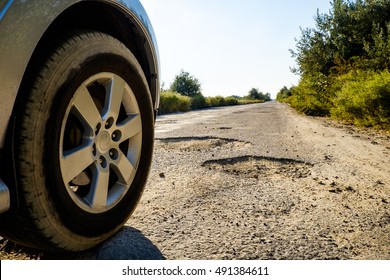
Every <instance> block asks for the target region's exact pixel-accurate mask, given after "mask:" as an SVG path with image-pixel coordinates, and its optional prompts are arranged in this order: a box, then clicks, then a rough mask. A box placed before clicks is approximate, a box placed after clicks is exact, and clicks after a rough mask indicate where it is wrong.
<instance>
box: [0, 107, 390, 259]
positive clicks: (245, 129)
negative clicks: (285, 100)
mask: <svg viewBox="0 0 390 280" xmlns="http://www.w3.org/2000/svg"><path fill="white" fill-rule="evenodd" d="M155 143H156V144H155V156H154V161H153V167H152V171H151V174H150V177H149V181H148V184H147V187H146V190H145V193H144V195H143V197H142V200H141V202H140V204H139V206H138V208H137V210H136V211H135V213H134V214H133V216H132V217H131V218H130V220H129V221H128V223H127V224H126V226H125V227H124V229H123V230H122V231H121V232H120V233H118V234H117V235H116V236H114V237H113V238H111V239H110V240H108V241H107V242H106V243H104V244H103V245H102V246H100V247H98V248H95V249H93V250H91V251H89V252H85V253H79V254H70V255H53V254H47V253H42V252H36V251H35V252H32V251H26V250H24V249H21V248H19V247H17V246H16V247H15V246H14V245H12V244H6V242H4V241H3V247H2V251H1V252H2V255H1V256H2V258H7V257H8V258H40V259H389V258H390V156H389V155H390V136H389V135H387V134H384V133H378V132H376V131H373V130H361V129H356V128H353V127H350V126H345V125H341V124H339V123H337V122H334V121H331V120H326V119H319V118H312V117H307V116H302V115H299V114H297V113H296V112H295V111H294V110H292V109H291V108H289V107H288V106H287V105H285V104H279V103H276V102H269V103H265V104H254V105H245V106H235V107H224V108H214V109H209V110H201V111H195V112H189V113H183V114H172V115H165V116H160V117H159V118H158V120H157V125H156V142H155Z"/></svg>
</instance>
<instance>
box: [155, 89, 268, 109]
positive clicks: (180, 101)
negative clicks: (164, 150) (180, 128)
mask: <svg viewBox="0 0 390 280" xmlns="http://www.w3.org/2000/svg"><path fill="white" fill-rule="evenodd" d="M263 102H264V101H263V100H251V99H246V98H237V97H233V96H229V97H223V96H215V97H203V95H198V96H195V97H192V98H191V97H187V96H183V95H181V94H179V93H177V92H172V91H163V92H161V95H160V108H159V114H160V115H163V114H168V113H177V112H188V111H190V110H197V109H204V108H211V107H221V106H236V105H245V104H254V103H263Z"/></svg>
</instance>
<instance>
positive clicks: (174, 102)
mask: <svg viewBox="0 0 390 280" xmlns="http://www.w3.org/2000/svg"><path fill="white" fill-rule="evenodd" d="M190 109H191V98H190V97H187V96H183V95H180V94H178V93H177V92H172V91H165V92H162V93H161V96H160V109H159V113H160V114H167V113H174V112H187V111H189V110H190Z"/></svg>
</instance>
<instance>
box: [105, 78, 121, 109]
mask: <svg viewBox="0 0 390 280" xmlns="http://www.w3.org/2000/svg"><path fill="white" fill-rule="evenodd" d="M107 87H108V88H107V92H108V94H107V100H106V106H107V107H106V114H111V115H113V116H118V115H119V111H120V108H121V104H122V99H123V93H124V90H125V81H124V80H123V79H121V78H120V77H119V76H116V75H115V76H114V77H113V78H112V80H111V82H110V83H109V84H108V85H107Z"/></svg>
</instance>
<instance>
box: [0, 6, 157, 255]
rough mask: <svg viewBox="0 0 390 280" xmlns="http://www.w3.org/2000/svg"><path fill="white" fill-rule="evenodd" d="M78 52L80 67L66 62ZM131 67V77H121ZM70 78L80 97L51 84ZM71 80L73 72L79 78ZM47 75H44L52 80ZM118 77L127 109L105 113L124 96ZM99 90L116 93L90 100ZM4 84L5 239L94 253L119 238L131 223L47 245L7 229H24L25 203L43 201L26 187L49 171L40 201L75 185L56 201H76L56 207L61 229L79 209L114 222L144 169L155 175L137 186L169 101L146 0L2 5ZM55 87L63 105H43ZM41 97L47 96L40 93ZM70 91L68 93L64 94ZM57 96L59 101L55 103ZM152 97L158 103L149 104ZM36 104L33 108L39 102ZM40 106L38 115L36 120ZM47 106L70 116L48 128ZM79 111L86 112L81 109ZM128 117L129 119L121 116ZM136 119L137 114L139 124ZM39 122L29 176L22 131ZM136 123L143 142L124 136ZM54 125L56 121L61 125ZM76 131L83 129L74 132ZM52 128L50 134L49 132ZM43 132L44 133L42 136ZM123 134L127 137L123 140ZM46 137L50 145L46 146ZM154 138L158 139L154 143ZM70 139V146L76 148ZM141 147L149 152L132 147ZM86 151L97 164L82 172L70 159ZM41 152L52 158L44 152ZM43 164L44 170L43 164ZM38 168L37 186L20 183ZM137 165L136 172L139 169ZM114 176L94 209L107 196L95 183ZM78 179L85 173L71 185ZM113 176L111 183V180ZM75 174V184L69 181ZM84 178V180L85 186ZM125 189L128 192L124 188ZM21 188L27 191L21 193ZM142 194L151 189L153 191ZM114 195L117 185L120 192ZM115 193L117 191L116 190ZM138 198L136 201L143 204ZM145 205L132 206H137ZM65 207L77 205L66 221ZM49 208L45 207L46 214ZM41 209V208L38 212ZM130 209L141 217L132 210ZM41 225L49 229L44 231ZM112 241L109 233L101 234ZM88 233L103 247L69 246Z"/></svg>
mask: <svg viewBox="0 0 390 280" xmlns="http://www.w3.org/2000/svg"><path fill="white" fill-rule="evenodd" d="M104 42H107V44H104ZM73 43H74V46H73ZM95 45H96V47H95V48H94V47H93V46H95ZM106 45H107V46H108V47H107V50H104V49H105V48H106V47H105V46H106ZM88 46H91V50H94V51H89V50H88ZM73 49H74V51H75V52H76V53H77V52H78V53H79V56H83V57H84V58H81V60H80V61H79V62H78V63H79V65H78V66H77V67H78V68H77V67H76V66H75V65H74V64H75V63H76V62H73V61H75V60H77V57H78V56H74V59H73V61H67V60H66V59H67V57H69V56H71V55H72V54H73ZM118 57H121V60H123V61H124V64H126V63H127V64H128V66H126V67H127V68H126V67H125V66H123V65H122V64H123V63H122V62H120V61H119V58H118ZM117 58H118V61H117ZM90 60H91V61H92V60H95V61H94V62H93V63H92V62H91V63H92V64H93V65H92V64H91V65H89V64H88V63H90V62H89V61H90ZM53 61H54V62H53ZM126 61H127V62H126ZM121 63H122V64H121ZM87 64H88V65H89V66H88V65H87ZM57 65H62V66H61V67H63V69H62V70H61V71H62V72H61V73H60V72H58V71H57V70H56V67H57ZM113 65H114V66H113ZM83 67H84V68H85V69H84V68H83ZM45 68H52V70H50V71H47V70H45ZM122 68H124V70H123V69H122ZM74 69H81V70H80V71H81V72H80V73H82V72H83V71H84V70H85V71H87V72H88V71H89V72H90V74H89V76H85V77H84V76H83V81H81V80H80V81H79V82H77V83H76V80H77V79H79V78H80V79H81V77H80V75H82V74H80V75H79V74H77V73H74V72H75V70H74ZM94 69H95V70H94ZM126 71H128V72H129V74H121V73H122V72H126ZM133 74H134V75H135V76H134V77H133V76H132V75H133ZM45 75H46V76H45ZM64 75H65V76H66V75H68V76H69V78H68V80H67V81H65V80H66V77H64V82H63V83H64V86H65V85H69V86H70V85H72V83H73V82H74V83H75V84H74V90H73V93H72V92H69V93H66V94H67V95H69V97H67V98H65V97H62V90H63V87H64V86H62V87H61V88H57V89H55V87H54V86H53V85H51V84H52V83H54V82H56V83H60V82H61V81H62V80H61V79H62V78H63V77H62V76H64ZM70 75H73V76H72V78H71V77H70ZM42 76H44V77H43V78H42ZM137 77H138V78H137ZM132 79H135V80H137V79H138V81H137V83H138V84H142V86H140V87H142V90H141V91H142V93H137V87H138V86H139V85H138V84H136V85H134V86H133V84H132ZM117 81H119V82H118V83H122V84H123V85H122V87H123V88H122V89H121V90H122V91H124V93H122V92H121V93H120V94H123V97H122V95H120V97H118V98H121V100H120V101H118V102H119V103H118V106H119V107H118V108H117V112H115V110H114V109H112V108H111V109H107V110H106V111H105V112H104V113H103V112H102V111H101V110H104V108H106V107H107V106H109V105H107V104H109V103H110V102H111V101H112V100H114V99H115V98H114V95H115V94H116V93H115V92H114V90H115V88H114V86H115V85H116V84H117ZM37 84H38V87H39V86H40V85H42V87H43V86H44V87H45V88H44V89H37ZM97 84H99V85H100V86H101V87H102V88H103V87H105V88H106V90H107V92H105V93H104V94H105V97H102V98H101V99H100V101H99V100H98V99H99V98H98V97H97V94H95V93H90V94H89V95H85V94H84V93H83V90H84V91H85V88H87V89H88V90H89V91H93V90H92V87H94V86H96V85H97ZM0 85H1V87H0V167H1V168H0V213H2V214H1V215H0V223H1V224H0V227H1V233H0V235H4V236H6V237H8V238H10V239H13V240H15V241H16V242H20V243H22V244H24V245H27V246H32V247H38V248H43V249H64V250H71V251H75V250H83V249H86V248H88V247H92V246H94V245H96V244H97V243H99V242H101V241H102V240H104V239H105V238H107V237H108V236H110V235H111V234H113V233H114V232H115V231H116V230H117V229H118V225H119V224H121V223H123V222H117V223H116V224H115V225H114V224H112V225H111V226H109V227H107V228H106V229H104V230H102V231H101V233H98V234H95V233H92V232H91V231H92V229H86V230H81V231H79V232H78V233H77V234H76V236H74V237H71V236H68V237H66V238H65V239H67V240H66V241H59V240H56V241H50V242H44V241H42V244H38V245H35V244H34V242H33V241H32V240H27V241H25V240H24V238H23V237H21V236H23V233H22V232H21V233H19V234H16V233H15V232H14V230H11V231H10V232H8V229H7V227H11V226H12V227H18V225H15V222H11V221H12V220H13V217H14V216H15V215H20V213H21V212H20V211H21V210H20V209H23V208H25V207H26V205H24V203H31V201H34V198H31V196H30V197H29V198H23V197H21V196H23V193H24V192H25V191H26V190H27V191H30V189H29V187H28V186H27V185H25V186H24V184H31V182H34V181H35V179H34V178H35V177H36V176H38V177H39V176H40V175H39V174H42V180H40V182H41V183H38V182H37V186H38V185H39V186H40V185H46V186H42V187H43V189H40V190H36V193H35V194H34V196H36V199H37V200H45V199H47V197H51V196H52V190H49V191H48V194H47V195H45V196H40V195H41V193H42V192H46V191H45V189H50V188H52V187H51V186H50V185H51V184H53V185H56V183H57V182H58V183H59V184H60V185H62V188H64V187H65V188H66V192H64V193H62V191H61V190H60V188H59V189H58V193H56V194H55V195H54V196H55V197H57V198H55V200H58V201H57V202H58V203H59V204H61V201H62V200H63V198H60V197H61V196H64V195H65V196H69V197H67V198H66V201H65V200H64V201H63V204H64V205H62V206H61V207H59V208H57V209H56V210H55V212H57V213H56V214H53V216H52V217H51V218H50V219H53V217H55V216H59V218H58V220H57V222H58V227H60V226H62V225H61V223H62V222H63V221H64V220H65V222H64V223H65V224H67V223H68V222H66V220H67V218H66V216H68V217H69V215H71V214H70V213H71V212H72V211H73V210H72V208H73V207H74V208H75V209H76V212H78V214H77V215H80V217H83V219H82V221H83V223H85V221H88V216H90V217H91V218H93V219H95V218H96V221H98V220H99V218H98V216H99V215H100V216H103V215H105V214H107V218H108V217H109V215H113V213H114V212H115V210H116V207H118V205H119V204H121V203H122V202H123V203H125V201H124V200H125V198H124V197H126V195H127V193H128V189H129V188H130V189H131V188H132V187H131V185H132V184H133V180H135V179H134V178H137V176H141V175H138V173H145V174H144V175H143V178H144V179H142V180H141V179H140V180H139V181H140V182H138V183H137V184H138V185H144V183H145V182H144V180H145V178H146V176H147V173H148V170H149V165H150V164H149V161H150V160H149V159H148V160H146V161H145V162H143V157H144V155H145V154H148V155H147V156H146V157H148V158H150V153H151V152H150V151H148V152H145V151H144V150H143V149H144V148H143V147H144V146H148V150H151V147H152V145H153V140H152V138H153V129H154V127H153V125H154V119H155V116H156V112H157V109H158V102H159V58H158V49H157V43H156V38H155V35H154V32H153V29H152V25H151V23H150V21H149V19H148V16H147V14H146V12H145V10H144V8H143V6H142V5H141V3H140V2H139V1H138V0H127V1H108V0H101V1H100V0H99V1H75V0H63V1H55V0H53V1H47V0H36V1H22V0H20V1H18V0H15V1H12V0H1V1H0ZM108 85H111V86H112V88H111V89H108ZM31 88H34V89H31ZM46 91H47V92H50V91H52V93H50V94H49V93H48V94H49V95H48V96H49V97H48V98H49V99H50V98H53V101H51V103H47V105H42V106H41V107H40V105H39V104H40V102H41V101H40V100H43V101H42V103H44V102H46V101H45V100H46V97H44V96H46ZM39 94H42V95H41V96H39ZM66 94H65V93H64V95H66ZM50 95H52V96H53V97H50ZM84 96H87V97H88V98H89V99H90V100H92V99H93V101H94V103H92V102H91V103H90V104H95V105H92V107H93V109H92V111H93V112H94V114H95V120H93V121H92V120H90V119H86V118H85V117H84V114H85V115H86V114H88V113H89V112H90V111H91V110H90V108H89V107H88V106H89V105H85V104H87V103H85V102H84V101H83V102H84V103H82V102H81V101H79V103H77V102H78V101H77V100H81V99H82V98H84ZM90 97H91V98H90ZM88 98H87V99H88ZM104 98H105V99H104ZM87 99H84V100H87ZM89 99H88V100H89ZM144 99H147V100H148V101H147V102H146V101H143V100H144ZM31 100H32V103H31V102H30V101H31ZM67 102H68V103H67ZM57 103H64V105H63V106H62V107H64V108H62V107H61V105H58V106H59V107H58V108H57V107H56V106H57V105H55V104H57ZM82 104H84V105H82ZM149 104H150V106H149ZM45 106H47V107H45ZM95 106H96V107H97V109H98V110H100V112H101V115H100V116H99V117H97V113H96V112H95V111H97V110H96V107H95ZM144 107H150V108H144ZM31 108H33V109H31ZM45 108H46V109H45ZM31 110H33V112H34V113H33V114H32V115H31V116H29V114H30V111H31ZM45 110H52V111H53V112H54V113H56V112H57V110H59V111H61V110H63V111H62V113H61V115H59V116H58V117H56V118H58V124H57V126H55V125H54V124H52V121H51V120H48V123H45V121H46V120H47V119H51V118H52V117H51V115H53V114H47V115H46V116H44V112H42V111H45ZM77 110H79V112H78V113H75V111H77ZM149 111H151V114H152V115H153V118H152V119H153V123H152V121H150V120H149V119H150V116H149V115H150V112H149ZM70 115H73V116H72V118H73V119H69V118H70V117H69V116H70ZM109 115H110V116H109ZM118 115H123V116H121V117H120V118H119V116H118ZM34 116H35V117H34ZM130 116H132V117H131V118H130ZM134 116H135V117H134ZM41 117H42V119H41ZM115 117H118V119H117V120H115ZM30 118H31V119H34V118H35V119H37V122H33V121H31V123H34V124H33V125H34V126H36V128H34V129H31V132H29V133H30V134H31V135H32V136H31V138H33V139H30V140H31V141H35V142H34V143H33V142H31V143H30V144H28V146H29V147H30V148H27V149H28V150H30V152H28V154H29V155H30V154H31V155H32V154H34V155H32V157H31V159H30V160H29V159H27V162H28V161H31V162H30V163H28V165H29V166H30V165H32V168H31V170H30V171H27V169H28V168H29V167H27V169H26V166H27V165H26V166H25V167H20V166H18V165H19V162H20V159H21V158H22V154H24V151H23V150H24V148H21V147H23V145H24V144H26V142H29V141H30V140H26V137H27V138H29V136H26V135H24V132H20V130H23V127H27V129H28V127H29V125H28V123H29V122H30ZM53 118H54V117H53ZM96 118H97V119H96ZM134 118H137V119H140V120H139V124H138V129H139V132H137V133H138V134H139V135H140V136H137V137H138V138H137V140H134V139H133V137H134V135H128V136H126V137H128V138H126V139H125V138H124V137H123V135H124V134H126V133H127V132H126V129H125V128H124V126H125V124H126V125H127V127H130V125H129V124H128V123H130V119H134ZM21 119H22V120H21ZM38 119H39V121H38ZM145 119H146V120H145ZM114 121H115V122H114ZM39 122H43V124H42V125H40V124H39ZM53 122H55V120H54V119H53ZM113 122H114V123H113ZM120 122H122V123H120ZM146 122H147V123H146ZM51 125H53V126H51ZM72 126H75V127H74V128H71V127H72ZM77 126H78V127H77ZM92 126H94V127H92ZM102 126H103V128H102ZM104 126H105V127H104ZM50 127H51V128H50ZM49 128H50V131H48V130H49ZM35 130H37V131H40V130H42V131H43V132H42V135H41V136H39V135H38V134H37V135H35V134H34V133H35V132H34V131H35ZM57 130H58V135H57V136H56V137H54V138H51V136H50V135H49V134H51V133H52V132H55V131H57ZM89 130H91V131H92V130H95V132H96V133H95V134H94V133H91V132H90V131H89ZM141 131H142V133H141ZM67 133H73V134H74V133H76V134H78V135H79V136H78V137H79V139H78V140H70V138H69V139H68V136H66V134H67ZM54 134H55V133H54ZM118 135H120V136H122V139H120V137H119V136H118ZM39 137H41V138H43V139H42V140H39V139H40V138H39ZM49 138H50V139H49ZM110 138H111V139H110ZM144 138H148V140H145V139H144ZM149 138H151V139H149ZM15 139H19V140H15ZM34 139H35V140H34ZM129 139H130V140H129ZM56 141H57V142H58V143H57V142H56ZM145 141H148V142H145ZM41 142H43V143H41ZM52 142H53V145H54V146H55V148H53V149H51V150H50V151H49V150H46V149H47V146H50V145H51V143H52ZM67 142H69V143H68V144H67ZM23 143H24V144H23ZM133 143H136V144H137V145H138V146H140V147H138V148H132V145H133ZM141 143H142V145H141ZM34 145H35V146H36V147H40V145H41V146H42V148H37V149H35V148H34V147H35V146H34ZM63 145H67V146H69V147H70V148H67V149H68V150H66V149H65V148H63V147H62V146H63ZM124 146H125V147H124ZM84 147H87V148H88V149H89V150H90V153H89V157H91V159H90V161H89V162H86V163H85V166H84V167H85V169H84V167H81V166H80V167H79V168H80V170H72V166H71V165H70V164H69V163H67V160H65V159H66V157H67V156H68V155H70V154H72V153H74V159H76V160H75V162H77V161H81V160H82V158H83V156H82V155H81V151H82V148H84ZM39 149H41V151H42V152H39V151H38V150H39ZM134 149H135V151H134ZM53 151H54V152H53ZM57 152H58V155H56V156H54V157H53V159H50V163H49V162H46V158H48V157H51V154H53V153H54V154H56V153H57ZM76 152H78V153H79V155H77V154H76ZM133 153H134V154H133ZM42 154H44V155H42ZM34 157H39V158H40V159H39V160H38V161H40V162H41V163H39V164H38V163H37V162H35V159H34ZM122 158H124V160H122ZM133 158H137V159H136V160H134V161H135V163H134V164H133V162H131V163H132V164H133V165H132V166H131V168H130V167H127V168H128V169H125V168H124V167H123V165H124V163H123V162H126V163H127V160H129V161H131V160H133ZM97 162H98V163H97ZM102 162H103V163H102ZM56 164H58V165H59V168H57V169H56V170H51V166H52V165H56ZM88 164H89V165H88ZM41 165H42V168H41V167H40V166H41ZM34 166H35V167H34ZM36 169H41V171H40V173H39V174H38V173H37V174H38V175H36V174H31V180H32V181H31V182H30V183H23V180H21V179H20V177H24V176H25V175H21V174H22V173H23V174H24V173H25V174H27V175H28V174H30V173H31V172H33V171H34V172H35V170H36ZM133 169H134V170H135V171H134V172H133ZM20 170H22V171H20ZM104 170H105V172H107V174H108V173H110V172H111V173H110V174H111V175H112V176H114V175H115V178H114V179H113V178H111V177H112V176H111V175H107V176H106V177H107V181H108V180H110V182H111V181H112V182H111V183H110V184H111V185H110V186H109V190H108V194H106V193H105V194H104V195H103V196H104V197H103V198H101V199H102V200H104V199H106V201H100V204H99V206H97V204H96V205H94V203H95V202H94V201H95V200H97V197H98V196H97V195H96V196H94V197H93V195H94V194H96V193H99V192H100V191H99V190H98V186H99V184H98V183H96V182H95V183H96V184H95V183H94V181H99V180H103V179H106V177H103V175H99V174H101V173H99V172H103V171H104ZM143 170H144V171H143ZM29 172H30V173H29ZM53 172H54V173H56V172H58V176H57V179H56V178H51V179H48V178H46V177H49V175H48V174H47V173H53ZM71 172H73V174H70V175H66V173H71ZM77 172H79V174H77ZM127 172H133V173H134V174H133V175H134V176H133V177H132V178H123V177H126V175H125V173H127ZM114 173H115V174H114ZM61 174H62V175H61ZM75 174H76V176H75ZM113 174H114V175H113ZM28 176H30V175H28ZM34 176H35V177H34ZM69 176H75V177H74V178H72V180H71V179H70V177H69ZM108 176H111V177H110V178H109V179H108ZM67 177H69V178H68V179H67ZM61 178H62V179H61ZM38 181H39V180H38ZM49 181H50V182H51V183H49ZM82 181H84V183H80V182H82ZM83 184H84V185H83ZM94 184H95V185H94ZM87 185H88V188H89V189H88V190H86V191H85V193H84V194H80V193H78V191H77V189H78V188H80V187H81V186H87ZM124 185H128V186H127V187H123V186H124ZM119 186H121V187H119ZM20 188H21V189H24V190H19V189H20ZM39 188H40V187H39ZM55 188H57V187H55ZM69 188H71V189H69ZM139 188H140V189H142V188H143V186H140V187H139ZM112 189H115V193H114V191H112ZM105 191H106V192H107V190H105ZM87 192H89V194H88V195H87V194H86V193H87ZM110 192H112V193H110ZM61 193H62V194H61ZM139 193H142V190H139V191H137V194H136V196H137V197H138V198H139V195H140V194H139ZM105 196H107V197H105ZM88 197H89V198H88ZM138 198H137V199H135V200H136V201H138ZM126 199H127V198H126ZM136 201H132V202H131V203H132V204H134V205H135V204H136ZM53 203H54V202H50V205H46V206H44V208H45V209H46V210H47V211H49V210H48V209H50V208H53V205H52V204H53ZM54 205H57V203H54ZM91 205H92V206H91ZM55 207H57V206H54V208H55ZM64 208H69V209H68V210H69V211H70V212H68V213H67V214H65V215H63V214H62V213H61V211H62V210H63V209H64ZM133 208H134V207H133ZM41 210H42V209H41ZM46 210H42V211H44V212H45V211H46ZM31 211H40V210H37V209H35V210H31ZM31 211H30V212H31ZM127 211H128V212H132V209H131V210H130V209H128V210H127ZM22 212H23V211H22ZM65 212H66V211H65ZM111 212H112V213H111ZM26 213H27V212H26V211H25V213H24V214H21V215H22V216H23V215H24V219H28V217H29V214H26ZM128 214H130V213H128ZM45 215H46V214H45ZM77 215H76V216H77ZM84 216H85V217H84ZM42 217H44V215H43V216H42ZM36 218H37V217H36ZM56 219H57V218H56ZM96 221H95V222H96ZM80 223H81V222H80ZM76 224H77V222H76ZM39 227H44V225H40V226H38V228H39ZM65 227H68V228H71V229H70V231H75V232H77V231H78V229H77V228H76V227H77V225H75V224H73V222H72V224H71V223H70V222H69V224H68V225H65ZM51 234H53V233H49V232H47V233H45V234H44V235H46V236H50V235H51ZM59 235H61V234H59ZM102 235H104V237H102V238H101V236H102ZM80 236H88V238H89V239H91V240H92V239H93V240H95V241H91V242H86V243H83V242H81V243H79V244H76V245H74V246H72V245H69V244H67V243H70V244H71V243H72V240H71V239H78V238H80ZM42 238H43V237H42ZM43 239H44V238H43ZM61 242H63V244H62V245H61V244H60V243H61ZM38 243H39V242H38ZM76 243H77V242H76Z"/></svg>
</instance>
